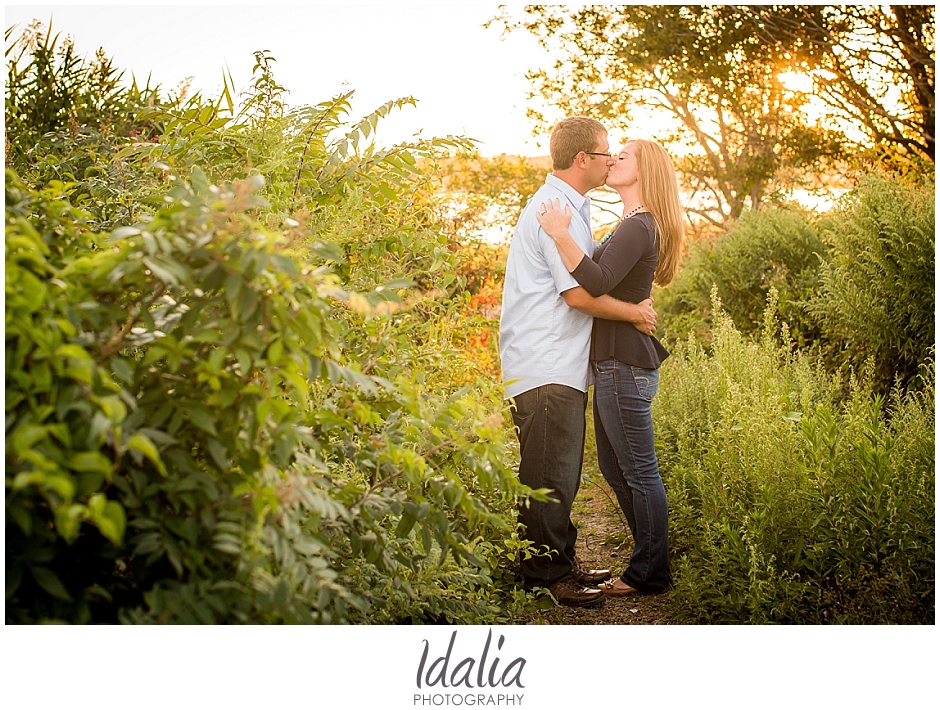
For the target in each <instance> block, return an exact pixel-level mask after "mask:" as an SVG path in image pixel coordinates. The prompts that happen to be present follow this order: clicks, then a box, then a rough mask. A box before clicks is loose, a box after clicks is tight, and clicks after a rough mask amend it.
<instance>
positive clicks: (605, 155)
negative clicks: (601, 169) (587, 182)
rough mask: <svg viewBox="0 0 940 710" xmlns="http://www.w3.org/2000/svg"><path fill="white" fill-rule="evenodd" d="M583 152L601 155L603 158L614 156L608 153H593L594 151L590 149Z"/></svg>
mask: <svg viewBox="0 0 940 710" xmlns="http://www.w3.org/2000/svg"><path fill="white" fill-rule="evenodd" d="M584 154H585V155H603V156H604V157H605V158H613V157H614V156H612V155H611V154H610V153H594V152H592V151H590V150H586V151H584Z"/></svg>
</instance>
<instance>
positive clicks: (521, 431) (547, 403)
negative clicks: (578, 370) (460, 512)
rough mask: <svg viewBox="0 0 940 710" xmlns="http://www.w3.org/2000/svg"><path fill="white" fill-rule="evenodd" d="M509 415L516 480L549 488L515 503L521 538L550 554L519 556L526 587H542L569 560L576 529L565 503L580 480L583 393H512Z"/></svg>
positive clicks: (558, 389)
mask: <svg viewBox="0 0 940 710" xmlns="http://www.w3.org/2000/svg"><path fill="white" fill-rule="evenodd" d="M513 405H514V406H513V411H512V419H513V423H514V424H515V425H516V434H517V436H518V437H519V448H520V451H521V462H520V464H519V480H520V481H521V482H522V483H524V484H525V485H527V486H529V487H530V488H550V489H551V490H552V493H550V494H549V496H550V498H552V500H551V501H544V502H543V501H536V500H529V501H527V503H523V504H522V506H521V507H520V509H519V519H520V521H521V522H522V524H523V525H525V528H526V532H525V536H526V539H528V540H531V541H532V542H534V543H535V546H536V548H538V549H542V548H543V546H546V547H548V549H549V550H550V551H551V554H550V555H549V556H547V557H545V556H538V557H532V558H530V559H528V560H525V559H524V560H522V575H523V578H524V579H525V586H526V588H527V589H531V588H532V587H548V586H551V585H552V584H554V583H555V582H557V581H559V580H560V579H562V578H563V577H565V576H566V575H567V574H568V573H569V572H570V571H571V568H572V566H573V565H574V546H575V541H576V540H577V538H578V531H577V528H575V526H574V523H572V522H571V505H572V503H573V502H574V498H575V496H576V495H577V494H578V487H579V486H580V483H581V465H582V463H583V461H584V436H585V419H584V412H585V409H586V408H587V393H586V392H581V391H579V390H576V389H574V388H572V387H568V386H566V385H557V384H550V385H543V386H541V387H536V388H534V389H531V390H528V391H526V392H523V393H522V394H520V395H517V396H516V397H513Z"/></svg>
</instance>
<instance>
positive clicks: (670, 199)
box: [627, 139, 685, 286]
mask: <svg viewBox="0 0 940 710" xmlns="http://www.w3.org/2000/svg"><path fill="white" fill-rule="evenodd" d="M631 144H633V145H636V146H637V152H636V160H637V167H638V169H639V176H638V178H637V179H638V181H639V183H640V200H641V201H642V204H643V206H644V207H645V208H646V209H647V210H649V212H650V214H652V215H653V219H655V220H656V226H657V227H658V228H659V258H658V260H657V261H656V273H655V274H654V276H653V283H655V284H656V285H657V286H668V285H669V284H670V283H672V280H673V278H675V276H676V272H677V271H679V261H680V260H681V259H682V250H683V247H684V245H685V218H684V216H683V210H682V205H681V204H679V183H678V181H677V180H676V170H675V168H674V167H673V165H672V159H671V158H670V157H669V154H668V153H666V151H665V150H663V147H662V146H661V145H659V143H656V142H655V141H651V140H645V139H635V140H631V141H628V143H627V145H631Z"/></svg>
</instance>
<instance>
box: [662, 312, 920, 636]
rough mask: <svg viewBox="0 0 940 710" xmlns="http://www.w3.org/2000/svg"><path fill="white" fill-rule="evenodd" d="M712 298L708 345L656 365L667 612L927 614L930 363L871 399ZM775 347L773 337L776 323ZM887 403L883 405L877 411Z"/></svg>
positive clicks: (705, 618)
mask: <svg viewBox="0 0 940 710" xmlns="http://www.w3.org/2000/svg"><path fill="white" fill-rule="evenodd" d="M774 307H775V303H774V300H773V294H772V297H771V301H770V304H769V306H768V311H767V315H766V317H765V324H764V330H763V333H762V337H761V341H760V343H751V342H748V341H747V340H746V339H745V338H744V337H743V336H742V335H741V334H740V333H739V332H738V331H737V330H735V328H734V326H733V325H732V323H731V320H730V319H729V317H728V315H727V314H726V313H725V312H724V311H723V310H721V304H720V302H718V301H717V300H716V302H715V319H714V324H713V331H712V354H710V355H709V354H706V353H705V351H704V350H703V349H702V348H701V346H699V345H698V344H697V342H696V341H695V340H694V339H691V340H689V341H688V342H686V343H682V344H676V345H675V346H673V347H672V351H673V356H672V357H670V358H669V359H668V360H667V361H666V363H664V364H663V370H662V377H663V379H662V382H663V386H662V387H661V388H660V394H659V396H658V397H657V400H656V402H655V403H654V426H655V428H656V434H657V447H658V453H659V455H660V465H661V468H662V471H663V475H664V481H665V483H666V488H667V491H668V493H669V497H670V508H671V513H670V515H671V535H672V544H673V548H674V549H675V550H676V553H677V555H676V558H677V565H676V566H677V583H676V590H675V596H676V600H677V610H678V612H679V613H680V614H681V615H684V616H686V617H688V618H689V619H692V620H696V621H699V622H719V623H722V622H723V623H786V622H789V623H793V622H796V623H806V622H815V623H827V622H836V623H876V622H885V623H933V619H934V616H933V615H934V594H935V590H934V577H933V564H934V520H935V517H934V516H935V513H934V504H933V501H934V458H933V451H934V395H933V369H932V364H931V365H929V369H928V371H927V379H928V385H927V386H926V388H925V390H924V391H923V392H920V393H912V394H907V395H903V394H902V393H901V392H900V391H899V390H895V391H894V392H892V394H891V396H890V398H889V399H888V400H887V401H885V400H884V399H883V398H882V397H881V396H880V395H878V394H876V393H875V392H874V391H873V389H872V385H871V382H870V381H868V380H865V379H856V380H853V381H852V382H851V387H850V396H849V397H848V399H847V400H845V399H843V398H842V395H841V391H842V383H841V382H840V381H838V380H837V379H836V378H833V377H832V376H830V375H827V374H826V373H825V372H824V371H822V370H821V369H820V368H819V367H814V366H812V365H810V364H809V363H808V362H807V361H806V360H804V359H803V358H801V357H799V356H798V355H796V354H794V353H793V352H791V351H790V349H789V348H788V347H786V346H783V347H781V346H780V345H779V344H778V343H779V339H778V336H777V335H776V333H775V331H776V330H777V328H778V325H777V321H776V317H775V314H774ZM782 339H783V340H784V342H786V341H787V340H788V338H787V336H786V332H785V329H784V333H783V338H782ZM885 405H887V406H885Z"/></svg>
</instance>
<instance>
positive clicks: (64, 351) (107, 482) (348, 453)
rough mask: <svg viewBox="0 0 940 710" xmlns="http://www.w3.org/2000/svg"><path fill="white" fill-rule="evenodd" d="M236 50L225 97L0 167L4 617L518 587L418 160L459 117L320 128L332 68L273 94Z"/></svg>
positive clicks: (404, 598)
mask: <svg viewBox="0 0 940 710" xmlns="http://www.w3.org/2000/svg"><path fill="white" fill-rule="evenodd" d="M256 59H257V60H258V66H257V67H256V70H257V71H258V73H259V77H258V81H257V82H256V86H255V89H256V93H255V94H254V96H253V97H251V98H249V100H248V103H247V104H246V106H245V107H244V108H243V110H240V111H239V110H237V109H236V108H235V107H234V106H233V105H232V102H231V91H230V88H229V86H228V84H226V89H225V91H224V93H223V96H222V97H220V99H219V100H218V101H216V102H207V101H205V100H204V99H202V98H201V97H198V96H197V97H193V98H192V99H190V100H189V101H187V102H186V103H181V102H179V101H177V102H175V103H172V104H168V105H155V106H153V107H152V108H148V109H147V110H146V111H145V112H144V114H143V115H142V116H141V117H140V120H142V121H146V122H149V123H150V125H154V126H158V127H160V133H159V137H157V138H154V139H151V140H140V141H125V142H123V143H120V142H118V145H117V147H118V148H119V150H118V151H117V152H116V153H113V154H112V152H111V151H110V150H105V149H104V146H105V142H104V141H98V139H97V137H96V136H95V135H91V134H88V135H87V136H86V137H84V138H83V137H82V136H81V135H79V136H78V139H79V140H76V139H75V137H73V136H70V135H68V134H66V133H63V132H61V131H60V132H55V131H53V132H52V133H47V134H46V137H45V138H44V140H46V141H47V143H46V144H45V145H46V148H44V150H45V151H46V152H45V153H44V155H45V158H44V161H45V165H46V167H45V168H41V169H28V177H29V179H30V180H32V181H35V182H33V183H32V184H31V183H27V182H26V181H25V180H24V179H21V177H20V176H18V175H17V174H16V173H14V172H12V171H8V173H7V176H6V190H7V192H6V225H7V226H6V229H7V242H6V263H7V266H6V268H7V293H6V299H7V306H8V307H7V321H6V348H7V351H6V352H7V355H6V358H7V360H6V361H7V371H6V389H7V410H6V411H7V425H6V426H7V428H6V436H7V439H6V440H7V448H6V476H5V482H6V521H7V522H6V539H7V564H6V570H7V575H6V577H7V603H6V618H7V620H8V621H9V622H37V621H72V622H87V621H93V622H114V621H117V620H121V621H132V622H183V623H196V622H201V623H215V622H222V621H225V622H321V623H344V622H358V623H364V622H372V623H376V622H377V623H382V622H392V621H403V620H404V621H418V622H420V621H426V620H439V619H446V620H448V621H474V622H478V621H498V620H500V619H503V620H505V619H507V618H510V617H509V615H511V614H512V611H513V607H514V605H517V604H520V603H524V597H521V596H520V595H519V594H518V593H517V592H516V591H515V590H514V589H512V579H511V570H512V569H513V566H514V560H515V559H516V558H517V556H518V555H520V554H527V553H528V550H527V544H526V543H524V542H523V541H520V540H519V537H518V532H517V530H516V521H515V518H516V514H515V508H516V505H517V501H518V499H519V497H520V496H523V495H525V494H526V493H527V489H525V488H524V487H522V486H521V485H520V484H519V483H518V481H517V480H516V478H515V477H514V476H513V475H512V472H511V471H510V469H509V468H508V466H507V463H506V461H507V452H508V446H509V444H508V443H507V441H506V438H505V437H506V433H507V430H506V428H505V427H504V425H503V422H502V417H501V416H500V414H499V412H500V411H501V409H502V407H503V404H502V397H501V394H502V393H501V390H500V388H499V386H498V384H497V383H495V382H493V381H491V380H487V379H485V378H481V377H479V376H473V375H472V374H471V373H472V372H473V366H472V363H469V362H467V361H466V360H465V359H464V358H463V357H462V356H461V355H460V354H459V353H456V352H454V351H453V350H451V349H448V347H447V343H448V341H449V336H447V330H448V329H450V328H453V327H455V323H456V322H457V318H458V313H459V308H460V306H461V304H462V302H463V299H462V296H461V295H460V294H461V293H462V292H461V291H459V283H460V278H459V277H458V276H457V274H456V273H455V272H454V266H455V256H454V254H453V252H452V251H451V250H450V249H449V248H448V246H447V244H446V241H445V240H444V238H443V237H441V236H440V229H439V228H438V227H437V226H436V224H435V221H434V219H435V217H434V212H433V209H432V208H431V207H430V203H431V200H430V189H431V185H432V180H431V177H430V176H429V175H428V174H426V173H425V172H423V170H422V169H421V168H419V167H418V165H419V159H421V160H424V161H428V162H433V161H434V160H436V159H437V156H438V154H439V153H440V152H441V151H442V150H444V149H446V148H449V147H453V146H458V145H460V144H461V142H460V141H458V140H456V139H446V138H445V139H435V140H431V141H421V142H419V143H416V144H414V145H406V146H395V147H393V148H390V149H387V148H382V147H380V146H379V145H377V144H376V143H375V142H374V140H372V139H371V138H370V136H371V135H372V134H373V132H374V129H375V125H376V124H377V122H378V120H379V119H380V118H381V117H383V116H385V115H387V113H388V112H389V111H390V110H391V109H393V108H396V107H400V106H402V105H404V104H407V103H408V102H409V101H408V100H402V101H399V102H390V103H389V104H387V105H385V106H384V107H380V109H379V110H377V111H376V112H375V113H373V114H371V115H370V116H368V117H366V118H365V119H364V120H363V121H362V122H360V123H359V124H357V125H355V126H352V127H349V126H348V125H346V122H345V117H346V115H347V114H348V111H349V98H350V95H344V96H340V97H337V98H336V99H334V100H332V101H330V102H325V103H323V104H320V105H319V106H316V107H306V108H301V109H296V110H291V109H289V108H288V107H286V105H284V104H283V102H282V101H281V98H280V93H281V91H282V87H279V86H278V85H277V84H276V82H275V81H274V79H273V76H272V75H271V62H273V59H271V58H270V57H268V56H267V55H265V54H264V53H261V54H259V55H258V56H257V57H256ZM366 139H368V140H366ZM109 140H110V139H109ZM81 141H85V142H81ZM108 145H109V146H110V145H111V144H108ZM59 151H61V156H60V165H62V166H66V167H65V168H64V170H66V173H65V174H62V177H65V178H67V180H57V181H56V180H52V181H48V178H49V177H50V176H51V175H55V174H56V173H54V172H52V171H53V170H54V168H55V161H54V156H55V155H56V154H57V152H59ZM80 151H85V152H86V153H89V152H90V153H92V154H93V155H91V156H90V157H89V158H88V161H89V162H88V165H90V166H92V167H94V168H96V169H95V170H92V171H91V172H88V168H87V167H85V168H84V171H83V172H81V174H75V170H76V169H75V168H73V167H72V166H76V165H79V166H80V165H81V160H84V158H79V157H78V156H77V155H76V153H78V152H80ZM265 171H267V175H266V176H265V177H262V173H264V172H265ZM246 175H247V176H248V177H247V179H243V178H245V176H246ZM92 177H93V178H94V180H95V181H97V182H93V181H92V179H91V178H92ZM99 188H100V189H109V190H113V191H114V194H115V195H119V196H120V198H121V200H122V201H123V202H124V204H125V205H126V210H125V211H123V212H120V211H114V210H111V211H108V210H107V209H106V208H105V207H103V205H102V204H101V201H100V200H101V195H102V193H99V192H97V190H99ZM79 205H80V206H81V207H83V208H85V209H80V208H79ZM119 222H123V224H121V225H120V226H115V223H119ZM415 282H416V283H418V284H419V285H421V286H424V287H426V288H428V290H427V291H409V286H410V284H412V283H415ZM448 286H449V287H450V288H451V290H452V291H454V293H455V295H457V296H458V298H451V297H450V296H449V295H448V291H446V290H444V289H447V287H448ZM435 287H436V288H435ZM455 375H456V376H455ZM458 381H459V382H461V383H466V384H467V385H468V386H467V387H464V388H459V387H458V385H457V384H456V382H458ZM537 495H541V494H540V493H537Z"/></svg>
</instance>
